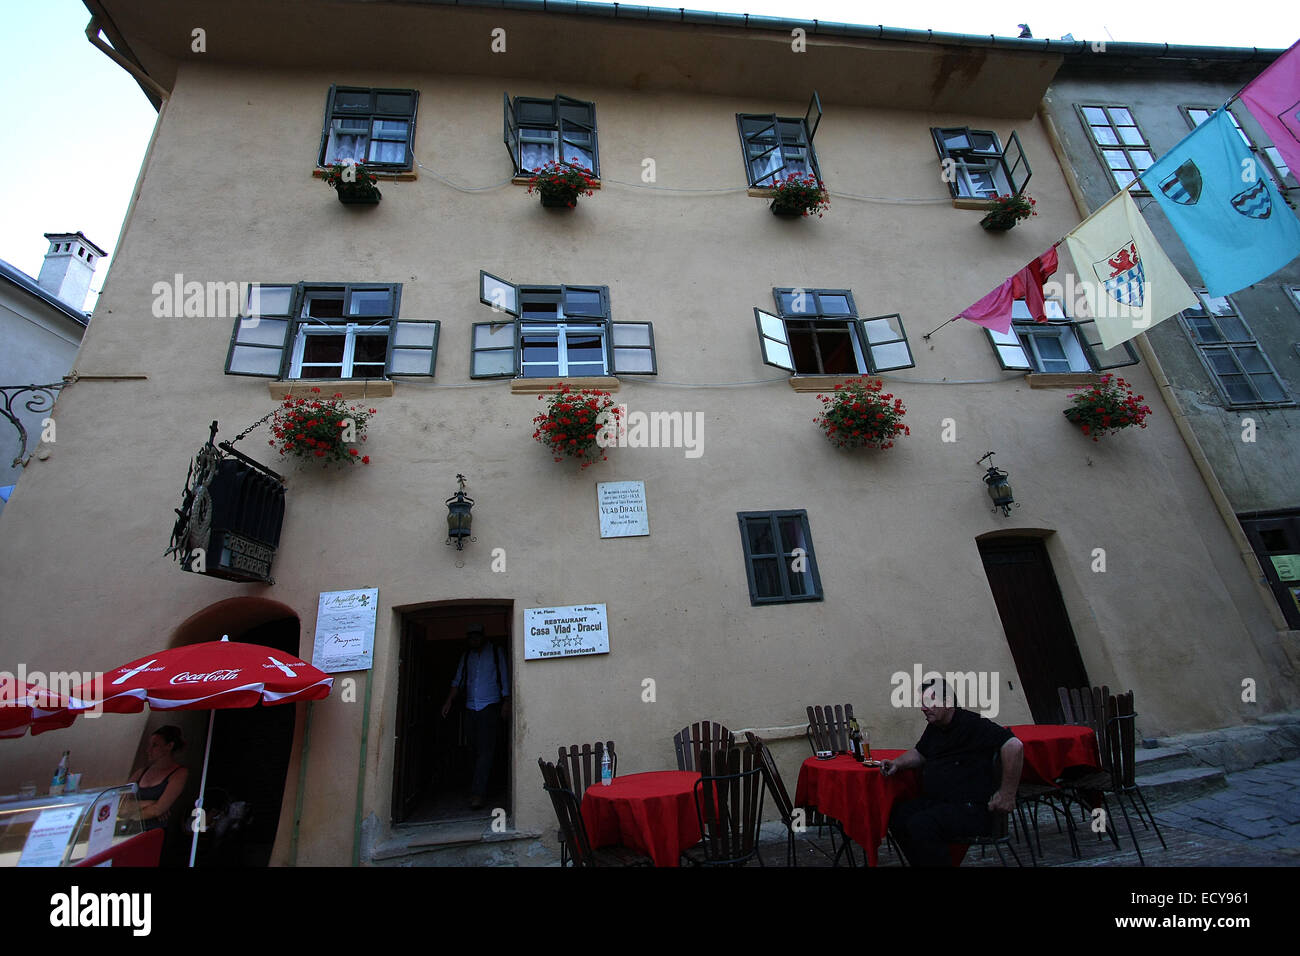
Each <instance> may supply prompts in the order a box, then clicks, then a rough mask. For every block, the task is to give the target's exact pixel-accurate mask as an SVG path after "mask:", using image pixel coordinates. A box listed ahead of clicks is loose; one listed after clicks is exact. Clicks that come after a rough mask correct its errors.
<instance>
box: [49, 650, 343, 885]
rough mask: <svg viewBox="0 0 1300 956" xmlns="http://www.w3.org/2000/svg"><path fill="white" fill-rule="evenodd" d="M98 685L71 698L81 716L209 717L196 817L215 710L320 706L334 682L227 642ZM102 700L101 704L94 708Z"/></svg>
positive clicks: (113, 674) (289, 660)
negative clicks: (99, 710) (159, 713)
mask: <svg viewBox="0 0 1300 956" xmlns="http://www.w3.org/2000/svg"><path fill="white" fill-rule="evenodd" d="M102 681H103V682H102V684H100V685H96V684H95V683H87V684H83V685H82V686H81V687H80V688H76V689H74V690H73V692H72V694H71V696H72V697H75V698H78V699H79V701H80V702H85V704H84V706H85V708H86V709H89V708H90V707H92V706H95V705H99V706H102V707H103V708H104V710H105V711H108V712H109V713H114V714H138V713H139V712H140V711H142V710H144V705H145V704H148V705H149V706H150V707H151V708H152V709H154V710H211V711H212V715H211V716H210V717H209V718H208V739H207V743H206V744H205V745H204V748H203V775H202V778H201V779H200V781H199V798H198V800H197V801H195V803H194V806H195V809H199V810H201V809H202V807H203V793H204V790H205V789H206V788H207V784H208V756H209V754H210V753H211V750H212V727H213V722H214V721H215V719H216V716H217V715H216V711H217V710H219V709H224V708H229V707H253V706H255V705H257V704H258V703H262V704H290V703H294V702H296V701H300V700H323V699H324V698H326V697H328V696H329V692H330V688H331V687H332V686H333V685H334V678H333V677H330V676H329V675H328V674H326V673H324V672H323V671H320V670H317V669H316V668H315V667H313V666H312V665H310V664H308V663H307V662H306V661H303V660H300V659H299V658H298V657H296V656H294V655H290V654H286V653H284V652H283V651H279V650H276V649H275V648H274V647H264V646H262V645H261V644H242V643H240V642H238V641H231V640H230V639H229V638H228V637H223V638H222V639H221V640H219V641H207V642H205V643H202V644H187V645H185V646H183V647H173V648H171V649H170V650H166V651H159V652H158V653H156V654H149V655H146V656H145V657H140V658H137V659H136V660H134V661H131V663H129V664H124V665H122V666H121V667H117V668H114V669H113V670H110V671H106V672H105V673H104V677H103V679H102ZM101 692H102V694H103V697H102V699H98V700H97V699H96V697H97V695H98V694H99V693H101ZM193 830H194V839H193V841H192V842H191V844H190V866H193V865H194V855H195V852H196V851H197V850H198V845H199V830H198V827H194V828H193Z"/></svg>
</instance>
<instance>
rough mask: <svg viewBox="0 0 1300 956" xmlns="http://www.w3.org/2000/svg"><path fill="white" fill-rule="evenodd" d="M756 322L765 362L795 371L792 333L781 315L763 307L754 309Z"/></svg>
mask: <svg viewBox="0 0 1300 956" xmlns="http://www.w3.org/2000/svg"><path fill="white" fill-rule="evenodd" d="M754 322H755V323H756V324H757V325H758V344H759V348H761V349H762V350H763V363H764V364H765V365H775V366H776V367H777V368H783V369H785V370H786V371H787V372H793V371H794V354H793V353H792V352H791V351H790V333H789V332H787V331H786V328H785V322H784V321H782V319H781V318H780V317H779V316H775V315H773V314H772V313H771V312H764V311H763V310H762V309H758V308H756V309H754Z"/></svg>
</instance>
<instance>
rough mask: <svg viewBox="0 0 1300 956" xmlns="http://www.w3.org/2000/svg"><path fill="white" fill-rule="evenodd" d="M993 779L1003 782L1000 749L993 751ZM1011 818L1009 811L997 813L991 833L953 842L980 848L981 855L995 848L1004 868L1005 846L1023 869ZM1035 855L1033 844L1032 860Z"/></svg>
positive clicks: (1017, 864) (1026, 836) (1031, 847)
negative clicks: (1009, 823)
mask: <svg viewBox="0 0 1300 956" xmlns="http://www.w3.org/2000/svg"><path fill="white" fill-rule="evenodd" d="M993 779H994V780H996V781H998V782H999V783H1000V782H1001V781H1002V750H1001V749H1000V748H999V749H998V750H995V751H993ZM1010 816H1011V814H1010V813H1009V812H1007V811H998V812H995V813H993V815H992V826H991V827H990V831H989V832H988V833H980V834H972V835H971V836H964V837H961V838H960V839H957V840H953V841H952V842H953V843H965V844H967V845H968V846H977V847H980V852H981V853H983V852H984V850H985V848H987V847H993V849H995V850H996V851H997V853H998V860H999V861H1000V862H1001V863H1002V865H1003V866H1006V865H1007V859H1006V857H1004V856H1003V855H1002V848H1003V847H1004V846H1005V847H1006V848H1007V849H1008V850H1010V851H1011V855H1012V856H1013V857H1015V860H1016V866H1021V867H1023V866H1024V864H1023V863H1021V862H1020V854H1019V853H1017V852H1016V847H1015V844H1014V843H1013V842H1012V840H1011V833H1010V828H1009V826H1008V825H1007V820H1008V819H1009V818H1010ZM1028 837H1029V834H1028V833H1026V834H1025V838H1026V840H1027V839H1028ZM1033 853H1034V849H1033V845H1032V844H1031V845H1030V847H1029V855H1030V859H1031V860H1032V859H1033Z"/></svg>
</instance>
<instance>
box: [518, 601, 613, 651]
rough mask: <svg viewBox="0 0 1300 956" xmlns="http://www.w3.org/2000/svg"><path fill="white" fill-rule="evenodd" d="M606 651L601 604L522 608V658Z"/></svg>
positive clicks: (603, 613) (607, 634)
mask: <svg viewBox="0 0 1300 956" xmlns="http://www.w3.org/2000/svg"><path fill="white" fill-rule="evenodd" d="M608 653H609V623H608V622H607V621H606V619H605V605H603V604H579V605H574V606H573V607H526V608H524V660H526V661H540V660H545V659H547V658H549V657H580V656H582V655H584V654H608Z"/></svg>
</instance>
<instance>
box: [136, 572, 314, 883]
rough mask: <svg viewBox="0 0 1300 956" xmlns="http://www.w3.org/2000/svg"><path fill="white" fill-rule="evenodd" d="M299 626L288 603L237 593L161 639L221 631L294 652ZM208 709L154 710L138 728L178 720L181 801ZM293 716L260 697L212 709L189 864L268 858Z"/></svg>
mask: <svg viewBox="0 0 1300 956" xmlns="http://www.w3.org/2000/svg"><path fill="white" fill-rule="evenodd" d="M300 634H301V622H300V621H299V619H298V615H297V612H295V611H294V610H293V609H292V608H290V607H288V606H287V605H285V604H281V603H280V602H278V601H271V600H267V599H266V598H258V597H237V598H229V599H227V600H224V601H218V602H217V603H216V604H211V605H209V606H208V607H205V608H203V609H202V610H201V611H198V612H197V613H195V614H193V615H191V616H190V617H189V618H188V619H187V620H185V621H184V622H183V623H182V624H181V625H180V626H179V627H177V628H176V630H175V631H173V632H172V634H171V637H170V639H169V640H168V644H167V646H168V647H169V648H170V647H181V646H184V645H187V644H197V643H201V642H203V641H219V640H221V637H222V635H229V637H230V640H232V641H240V642H243V643H246V644H263V645H265V646H267V647H273V648H275V649H276V650H279V651H283V652H284V653H286V654H291V655H294V656H299V657H301V655H300V654H299V649H298V645H299V640H300ZM210 716H211V712H209V711H170V712H161V711H160V712H157V713H156V714H154V715H153V718H152V719H151V720H150V721H149V729H148V730H147V731H146V733H145V737H144V740H146V741H147V739H148V735H149V734H150V733H152V732H153V730H154V729H155V728H156V727H158V726H160V725H162V724H177V725H179V726H180V727H181V731H182V733H183V734H184V736H185V739H186V741H187V746H186V753H185V758H184V763H185V764H186V765H187V766H189V767H190V784H189V787H188V788H187V792H186V793H185V794H184V796H183V797H182V800H183V801H184V802H185V805H186V806H187V808H188V807H192V806H193V803H194V799H195V798H196V797H197V795H198V786H199V778H200V774H201V772H202V767H203V749H204V745H205V743H206V741H207V734H208V724H209V717H210ZM296 716H297V707H296V706H294V705H280V706H271V707H265V706H262V705H260V704H259V705H258V706H256V707H245V708H229V709H221V710H218V711H216V714H215V720H214V721H213V722H212V746H211V751H210V753H209V757H208V784H207V795H206V797H205V799H204V808H205V811H206V823H207V831H206V832H204V833H201V834H200V836H199V850H198V855H197V857H196V865H198V866H266V865H268V864H269V862H270V859H271V850H272V848H273V847H274V845H275V837H276V833H277V831H278V830H279V826H280V810H281V806H282V804H283V802H284V785H285V777H286V774H287V772H288V769H289V760H290V757H291V755H292V749H293V734H294V722H295V718H296ZM188 815H189V814H188V812H187V813H185V814H177V815H176V816H177V817H178V818H184V817H187V816H188ZM173 836H175V835H173ZM189 839H190V834H189V832H188V830H185V831H183V833H181V834H180V835H179V839H178V840H176V842H177V843H178V845H183V848H184V850H185V853H186V854H188V848H189Z"/></svg>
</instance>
